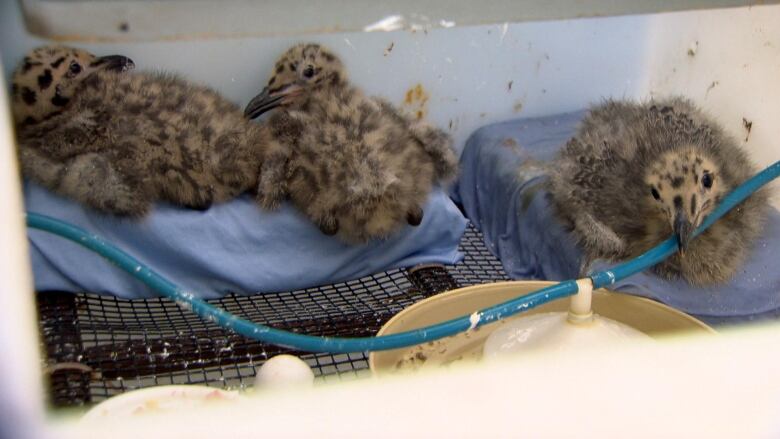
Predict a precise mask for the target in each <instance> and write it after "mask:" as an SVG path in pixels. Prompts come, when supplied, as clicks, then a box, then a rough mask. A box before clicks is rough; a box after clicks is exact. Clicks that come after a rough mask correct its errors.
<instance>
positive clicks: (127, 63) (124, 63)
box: [92, 55, 135, 72]
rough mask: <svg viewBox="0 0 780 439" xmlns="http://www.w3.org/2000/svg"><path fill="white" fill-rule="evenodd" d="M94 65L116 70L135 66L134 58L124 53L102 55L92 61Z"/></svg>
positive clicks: (122, 70) (125, 69)
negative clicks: (123, 54)
mask: <svg viewBox="0 0 780 439" xmlns="http://www.w3.org/2000/svg"><path fill="white" fill-rule="evenodd" d="M92 67H100V68H103V69H106V70H113V71H115V72H124V71H127V70H132V69H133V68H135V63H134V62H133V60H132V59H130V58H128V57H126V56H122V55H108V56H101V57H99V58H97V59H96V60H95V61H93V62H92Z"/></svg>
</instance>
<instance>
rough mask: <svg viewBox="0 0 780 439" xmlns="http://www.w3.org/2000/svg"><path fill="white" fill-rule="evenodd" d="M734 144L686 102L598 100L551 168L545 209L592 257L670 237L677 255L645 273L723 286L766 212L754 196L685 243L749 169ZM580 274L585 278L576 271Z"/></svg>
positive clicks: (634, 252)
mask: <svg viewBox="0 0 780 439" xmlns="http://www.w3.org/2000/svg"><path fill="white" fill-rule="evenodd" d="M756 171H757V170H756V168H755V166H754V165H753V164H752V163H751V161H750V160H749V158H748V156H747V154H746V153H745V152H744V151H743V150H742V149H740V148H739V147H738V146H737V142H736V141H735V140H734V139H733V138H732V137H730V136H729V135H728V134H726V132H725V131H724V130H723V129H722V128H721V127H720V126H718V124H717V123H716V122H715V121H713V120H712V119H710V118H709V117H708V116H707V115H705V114H704V113H703V112H701V111H700V110H698V109H697V108H696V107H695V106H694V105H693V104H692V103H691V102H690V101H688V100H686V99H684V98H680V97H672V98H669V99H664V100H656V101H650V102H647V103H644V104H635V103H630V102H620V101H607V102H606V103H604V104H602V105H599V106H596V107H594V108H592V109H591V110H590V111H589V113H588V114H587V116H586V117H585V119H584V120H583V122H582V124H581V126H580V128H579V130H578V132H577V134H576V135H575V136H574V137H573V138H572V139H571V140H569V142H568V143H567V144H566V146H565V147H564V148H563V149H562V151H561V152H560V154H559V156H558V157H557V158H556V160H555V161H554V162H553V169H552V170H551V178H550V180H549V190H550V193H551V195H552V201H553V206H554V208H555V212H556V214H557V215H558V217H559V218H560V219H561V221H562V223H563V224H565V225H567V226H568V227H569V228H570V229H571V230H572V231H573V234H574V236H575V237H576V239H577V241H578V244H579V245H580V247H581V248H582V249H583V251H584V256H585V260H584V262H583V271H585V270H586V269H587V267H588V265H590V263H591V262H592V261H593V260H595V259H606V260H610V261H617V260H623V259H630V258H634V257H636V256H639V255H640V254H642V253H644V252H645V251H647V250H649V249H651V248H652V247H654V246H656V245H658V244H660V243H661V242H662V241H664V240H666V239H668V238H669V237H670V236H672V235H673V236H675V237H676V239H677V242H678V244H679V252H677V253H675V254H674V255H672V256H671V257H669V258H667V259H666V260H665V261H664V262H661V263H660V264H658V265H656V266H655V267H653V271H654V272H655V273H656V274H658V275H660V276H661V277H664V278H667V279H675V278H683V279H685V280H687V281H688V282H689V283H691V284H693V285H708V284H714V283H719V282H725V281H727V280H729V279H730V278H731V277H732V276H733V275H734V273H735V272H736V270H737V269H738V268H739V267H740V266H741V265H742V263H743V262H744V261H745V259H746V258H747V256H748V253H749V251H750V249H751V247H752V244H753V241H754V240H755V239H756V238H757V237H758V235H759V234H760V233H761V230H762V224H763V221H764V219H765V217H766V214H767V209H766V208H767V193H766V191H759V192H757V193H754V194H753V195H751V196H750V197H749V198H748V199H746V200H745V201H744V202H742V203H741V204H740V205H739V206H737V207H736V208H735V209H732V210H731V211H730V212H729V213H727V214H726V215H725V216H724V217H722V218H721V219H720V220H719V221H717V222H715V223H714V224H713V225H712V226H711V227H710V228H709V229H707V230H706V231H705V232H703V233H702V234H701V235H700V236H698V237H697V238H696V239H695V240H691V238H692V235H693V232H694V231H695V230H696V228H698V227H699V225H701V223H702V222H703V221H704V219H705V218H706V217H707V215H709V214H710V213H711V212H712V210H713V209H714V208H715V207H716V206H717V205H718V204H719V203H720V201H721V200H722V199H723V197H724V196H725V195H726V194H728V193H729V192H730V191H731V190H732V189H734V188H735V187H737V186H738V185H740V184H741V183H743V182H744V181H745V180H747V179H748V178H750V177H752V176H753V175H754V174H755V173H756ZM583 274H585V273H583Z"/></svg>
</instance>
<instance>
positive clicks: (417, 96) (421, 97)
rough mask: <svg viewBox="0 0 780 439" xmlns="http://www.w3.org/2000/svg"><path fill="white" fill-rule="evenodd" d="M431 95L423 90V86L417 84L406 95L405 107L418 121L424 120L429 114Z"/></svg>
mask: <svg viewBox="0 0 780 439" xmlns="http://www.w3.org/2000/svg"><path fill="white" fill-rule="evenodd" d="M429 99H430V95H429V94H428V92H427V91H425V89H424V88H423V86H422V84H420V83H417V84H416V85H415V86H414V87H412V88H410V89H409V90H407V91H406V94H405V95H404V105H405V106H407V107H409V109H410V110H411V112H412V113H414V114H415V116H417V119H422V118H424V117H425V115H426V114H427V113H428V107H427V105H428V100H429Z"/></svg>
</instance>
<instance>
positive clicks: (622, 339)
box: [482, 312, 653, 359]
mask: <svg viewBox="0 0 780 439" xmlns="http://www.w3.org/2000/svg"><path fill="white" fill-rule="evenodd" d="M566 318H567V313H563V312H553V313H543V314H536V315H531V316H527V317H522V318H518V319H516V320H514V321H511V322H507V323H506V325H505V326H503V327H501V328H499V329H496V330H495V331H493V333H492V334H490V336H489V337H488V338H487V340H486V341H485V345H484V348H483V351H482V352H483V358H485V359H490V358H494V357H497V356H502V355H506V354H510V353H520V352H524V353H527V352H531V351H537V350H557V351H563V350H569V349H575V348H576V349H579V348H583V347H586V348H587V347H591V348H592V347H600V346H614V345H616V344H624V343H648V342H651V341H652V340H653V339H652V338H651V337H649V336H648V335H646V334H644V333H643V332H640V331H638V330H636V329H634V328H632V327H630V326H628V325H625V324H623V323H620V322H616V321H614V320H611V319H608V318H606V317H602V316H598V315H595V314H594V315H593V321H591V322H589V323H584V324H572V323H569V322H568V321H567V320H566Z"/></svg>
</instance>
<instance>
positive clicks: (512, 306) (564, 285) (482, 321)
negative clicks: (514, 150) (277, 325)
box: [27, 161, 780, 353]
mask: <svg viewBox="0 0 780 439" xmlns="http://www.w3.org/2000/svg"><path fill="white" fill-rule="evenodd" d="M778 176H780V161H778V162H776V163H774V164H773V165H771V166H769V167H768V168H766V169H765V170H763V171H762V172H760V173H759V174H757V175H756V176H754V177H753V178H751V179H750V180H748V181H746V182H745V183H743V184H742V185H741V186H739V187H737V188H736V189H735V190H733V191H732V192H731V193H730V194H729V195H728V196H726V197H725V198H724V199H723V202H722V203H721V204H720V205H719V206H718V207H717V208H716V209H715V210H714V211H713V212H712V214H710V215H709V216H708V217H707V218H706V220H705V221H704V222H703V223H702V225H701V226H700V227H699V228H698V229H697V230H696V232H695V233H694V236H696V235H698V234H700V233H701V232H702V231H704V230H705V229H706V228H707V227H709V226H710V225H712V223H714V222H715V221H716V220H717V219H718V218H720V217H721V216H723V215H724V214H725V213H726V212H728V211H729V210H730V209H732V208H733V207H734V206H736V205H737V204H739V203H740V202H741V201H743V200H744V199H745V198H747V197H748V196H749V195H750V194H752V193H753V192H755V191H756V190H758V189H759V188H760V187H761V186H763V185H765V184H767V183H768V182H770V181H772V180H773V179H775V178H777V177H778ZM27 225H28V226H29V227H31V228H34V229H40V230H43V231H46V232H49V233H53V234H55V235H59V236H62V237H64V238H67V239H70V240H71V241H74V242H76V243H78V244H81V245H82V246H84V247H86V248H88V249H90V250H92V251H94V252H96V253H98V254H100V255H101V256H103V257H104V258H106V259H108V260H109V261H111V262H112V263H113V264H115V265H116V266H118V267H119V268H121V269H123V270H125V271H126V272H128V273H129V274H131V275H132V276H134V277H136V278H137V279H139V280H140V281H142V282H143V283H145V284H146V285H147V286H149V287H150V288H151V289H152V290H154V291H156V292H157V293H159V294H160V295H162V296H164V297H167V298H169V299H172V300H174V301H176V303H177V304H179V305H180V306H182V307H183V308H186V309H190V310H192V311H193V312H194V313H195V314H197V315H198V316H200V317H201V318H203V319H206V320H209V321H212V322H214V323H216V324H218V325H219V326H221V327H223V328H225V329H229V330H232V331H235V332H237V333H239V334H241V335H243V336H245V337H248V338H251V339H255V340H258V341H261V342H264V343H271V344H274V345H278V346H283V347H286V348H291V349H297V350H301V351H308V352H330V353H348V352H366V351H382V350H388V349H397V348H402V347H407V346H413V345H417V344H421V343H425V342H428V341H432V340H436V339H440V338H443V337H447V336H451V335H455V334H457V333H459V332H463V331H466V330H468V329H469V328H472V327H478V326H482V325H486V324H488V323H491V322H494V321H496V320H499V319H501V318H505V317H509V316H511V315H514V314H517V313H519V312H522V311H524V310H528V309H531V308H534V307H536V306H539V305H541V304H543V303H547V302H550V301H552V300H556V299H560V298H564V297H568V296H572V295H574V294H576V293H577V283H576V282H575V281H573V280H568V281H564V282H560V283H558V284H555V285H551V286H549V287H546V288H542V289H540V290H537V291H535V292H533V293H530V294H527V295H525V296H521V297H518V298H515V299H512V300H509V301H507V302H504V303H500V304H498V305H494V306H491V307H489V308H485V309H483V310H481V311H478V312H476V313H474V314H472V315H471V316H461V317H458V318H455V319H452V320H448V321H446V322H442V323H438V324H436V325H432V326H428V327H425V328H420V329H415V330H412V331H407V332H402V333H398V334H391V335H383V336H378V337H361V338H339V337H318V336H311V335H302V334H295V333H292V332H288V331H282V330H279V329H274V328H271V327H268V326H265V325H260V324H255V323H252V322H250V321H248V320H244V319H242V318H239V317H237V316H235V315H233V314H230V313H228V312H226V311H224V310H222V309H219V308H216V307H214V306H212V305H210V304H208V303H207V302H205V301H203V300H201V299H198V298H196V297H194V296H193V294H192V293H190V292H188V291H186V290H183V289H182V288H180V287H178V286H176V285H175V284H173V283H171V282H170V281H168V280H167V279H165V278H164V277H162V276H160V275H159V274H157V273H156V272H154V270H152V269H151V268H149V267H147V266H146V265H144V264H142V263H140V262H139V261H137V260H136V259H135V258H133V257H132V256H130V255H128V254H127V253H125V252H123V251H122V250H120V249H118V248H116V247H114V246H113V245H111V244H109V243H107V242H105V241H103V240H102V239H101V238H100V237H98V236H95V235H91V234H89V233H87V232H86V231H84V230H83V229H80V228H78V227H76V226H73V225H71V224H68V223H65V222H63V221H60V220H57V219H54V218H51V217H47V216H44V215H40V214H36V213H28V214H27ZM676 250H677V242H676V240H675V239H672V238H670V239H668V240H666V241H664V242H663V243H661V244H659V245H658V246H656V247H655V248H653V249H651V250H649V251H648V252H646V253H644V254H642V255H640V256H639V257H637V258H635V259H633V260H631V261H628V262H626V263H623V264H620V265H618V266H616V267H614V268H612V269H611V270H608V271H603V272H599V273H595V274H593V275H591V276H590V277H591V279H592V280H593V284H594V287H595V288H600V287H603V286H606V285H611V284H613V283H615V282H617V281H618V280H621V279H623V278H625V277H628V276H630V275H632V274H634V273H637V272H639V271H642V270H644V269H646V268H649V267H651V266H653V265H655V264H657V263H658V262H660V261H662V260H663V259H664V258H666V257H668V256H669V255H671V254H672V253H674V252H675V251H676Z"/></svg>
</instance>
